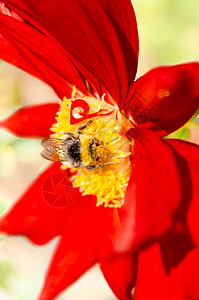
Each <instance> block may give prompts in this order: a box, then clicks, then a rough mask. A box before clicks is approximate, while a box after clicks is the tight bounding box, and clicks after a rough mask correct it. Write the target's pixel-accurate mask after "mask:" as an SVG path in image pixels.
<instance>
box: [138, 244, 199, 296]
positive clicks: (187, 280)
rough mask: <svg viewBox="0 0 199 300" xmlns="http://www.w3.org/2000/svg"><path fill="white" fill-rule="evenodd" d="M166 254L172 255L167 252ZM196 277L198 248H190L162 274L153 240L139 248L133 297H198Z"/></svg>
mask: <svg viewBox="0 0 199 300" xmlns="http://www.w3.org/2000/svg"><path fill="white" fill-rule="evenodd" d="M170 250H171V249H170ZM176 250H177V249H176ZM168 254H169V255H170V256H172V253H171V252H170V253H168ZM198 278H199V250H198V249H194V250H192V251H190V252H189V254H188V255H187V256H186V257H185V258H184V259H183V261H182V262H181V263H180V264H179V265H178V266H177V267H176V268H173V269H172V270H171V271H170V273H169V274H166V272H165V269H164V266H163V262H162V257H161V251H160V248H159V245H158V244H155V245H153V246H151V247H149V248H147V249H145V250H142V251H141V252H140V255H139V263H138V274H137V283H136V289H135V300H145V299H147V300H152V299H153V300H159V299H161V300H168V299H169V300H190V299H192V300H193V299H198V297H199V285H198Z"/></svg>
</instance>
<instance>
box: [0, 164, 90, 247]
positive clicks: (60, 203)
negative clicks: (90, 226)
mask: <svg viewBox="0 0 199 300" xmlns="http://www.w3.org/2000/svg"><path fill="white" fill-rule="evenodd" d="M68 178H69V177H68V175H67V173H66V171H61V170H60V164H59V163H55V164H53V165H51V166H50V167H49V168H48V169H47V170H46V171H44V172H43V173H42V174H41V175H40V176H39V177H38V178H37V179H36V181H35V182H33V184H32V185H31V186H30V187H29V189H28V190H27V191H26V193H25V194H24V195H23V196H22V197H21V198H20V199H19V201H18V202H17V203H16V204H15V205H14V206H13V207H12V208H11V210H10V211H9V212H8V213H7V214H6V215H5V216H3V217H2V218H1V221H0V231H1V232H5V233H8V234H23V235H26V236H27V237H29V238H30V239H31V240H32V241H33V242H34V243H36V244H44V243H46V242H48V241H49V240H50V239H52V238H54V237H55V236H56V235H59V234H60V233H62V231H63V230H64V228H65V227H66V226H67V224H68V223H69V224H70V220H71V218H74V214H75V213H76V210H77V211H79V210H82V209H83V208H84V207H86V203H87V202H89V201H87V199H86V197H82V196H81V195H80V194H79V192H78V190H77V189H74V188H72V186H71V183H70V182H69V180H68ZM77 202H78V203H77ZM77 204H78V205H77Z"/></svg>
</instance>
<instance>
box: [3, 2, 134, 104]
mask: <svg viewBox="0 0 199 300" xmlns="http://www.w3.org/2000/svg"><path fill="white" fill-rule="evenodd" d="M9 2H11V5H12V7H14V6H16V3H17V4H18V5H19V7H18V13H19V9H20V3H21V1H15V2H16V3H14V4H13V2H12V1H6V3H7V4H9ZM23 2H24V3H25V5H27V6H28V8H29V12H30V11H32V18H34V16H37V21H38V23H39V24H40V25H41V26H42V27H44V28H45V29H46V30H47V31H48V32H49V33H50V34H51V35H52V36H53V37H54V38H55V39H56V40H57V41H58V42H59V43H60V44H61V45H62V46H63V47H64V48H65V49H66V50H67V52H68V55H69V58H70V59H71V60H72V61H73V63H74V64H75V65H76V66H77V68H78V69H79V70H81V72H82V74H83V75H84V76H85V77H86V78H87V79H88V80H89V81H90V82H91V83H93V84H94V85H95V84H96V82H97V81H99V82H100V84H102V85H103V86H104V87H105V88H106V90H107V91H108V92H109V93H110V94H111V96H112V97H113V98H114V99H115V100H116V101H117V102H118V101H119V100H120V99H124V98H125V96H126V92H127V87H128V85H129V84H131V83H132V81H133V79H134V77H135V73H136V68H137V52H138V37H137V28H136V21H135V15H134V11H133V8H132V5H131V4H130V1H129V0H125V1H123V3H121V4H119V3H117V4H116V3H115V1H109V3H107V2H106V1H104V0H101V1H97V0H88V1H83V0H78V1H72V0H71V1H62V0H58V1H57V2H56V5H55V2H54V1H53V0H50V1H49V0H48V1H42V2H41V3H40V5H37V4H36V2H33V1H29V0H26V1H23ZM23 2H22V3H23ZM23 14H24V12H23ZM118 15H120V17H118ZM99 20H100V22H99ZM34 21H35V20H34ZM55 24H56V26H55Z"/></svg>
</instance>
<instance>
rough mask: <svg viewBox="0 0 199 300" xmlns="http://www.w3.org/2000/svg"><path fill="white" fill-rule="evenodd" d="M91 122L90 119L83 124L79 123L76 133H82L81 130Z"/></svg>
mask: <svg viewBox="0 0 199 300" xmlns="http://www.w3.org/2000/svg"><path fill="white" fill-rule="evenodd" d="M91 122H93V121H92V120H91V121H89V122H88V123H86V124H84V125H81V126H80V127H79V128H78V130H77V133H78V134H81V133H82V132H81V131H82V130H84V129H85V128H86V127H87V126H88V125H90V124H91Z"/></svg>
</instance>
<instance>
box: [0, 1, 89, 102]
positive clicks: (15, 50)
mask: <svg viewBox="0 0 199 300" xmlns="http://www.w3.org/2000/svg"><path fill="white" fill-rule="evenodd" d="M4 10H5V9H4ZM4 10H1V7H0V45H1V47H0V57H1V59H3V60H5V61H7V62H9V63H11V64H13V65H15V66H17V67H19V68H21V69H23V70H25V71H27V72H29V73H30V74H32V75H34V76H36V77H38V78H39V79H41V80H43V81H45V82H46V83H47V84H49V85H50V86H51V87H52V88H53V89H54V90H55V92H56V93H57V94H58V96H59V97H60V98H63V96H70V95H71V91H72V85H76V86H77V88H78V89H79V90H81V91H82V92H84V93H85V94H86V93H87V89H86V86H85V81H84V79H83V77H82V75H81V74H80V73H79V71H78V70H77V69H76V67H75V66H74V65H73V63H72V62H71V61H70V59H69V58H68V57H67V54H66V52H65V51H64V49H63V48H62V47H61V45H59V44H58V43H57V42H56V41H54V40H52V39H50V38H49V37H47V36H46V35H45V34H44V33H42V32H41V31H39V30H37V29H36V28H34V27H33V26H31V25H30V24H27V23H26V22H24V20H23V19H21V20H20V19H19V18H15V17H13V14H14V12H12V11H11V13H10V14H5V11H4ZM2 12H3V13H2ZM14 16H15V15H14Z"/></svg>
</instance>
